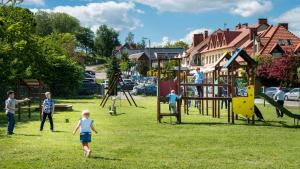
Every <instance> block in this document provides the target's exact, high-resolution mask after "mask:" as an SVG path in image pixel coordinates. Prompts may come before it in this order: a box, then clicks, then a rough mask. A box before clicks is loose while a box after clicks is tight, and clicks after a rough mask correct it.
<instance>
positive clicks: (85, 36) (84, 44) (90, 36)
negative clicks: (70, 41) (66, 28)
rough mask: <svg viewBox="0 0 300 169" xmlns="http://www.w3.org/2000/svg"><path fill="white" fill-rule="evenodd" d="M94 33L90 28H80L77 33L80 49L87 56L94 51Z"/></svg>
mask: <svg viewBox="0 0 300 169" xmlns="http://www.w3.org/2000/svg"><path fill="white" fill-rule="evenodd" d="M94 36H95V35H94V32H93V31H92V30H91V29H90V28H80V29H78V30H77V32H76V39H77V41H78V42H79V47H80V48H81V49H83V50H84V51H85V53H86V54H89V53H91V52H92V51H94Z"/></svg>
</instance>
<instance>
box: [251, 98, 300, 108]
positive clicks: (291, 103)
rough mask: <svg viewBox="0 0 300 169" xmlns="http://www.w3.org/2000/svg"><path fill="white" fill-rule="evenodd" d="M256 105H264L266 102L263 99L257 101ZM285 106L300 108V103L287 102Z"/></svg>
mask: <svg viewBox="0 0 300 169" xmlns="http://www.w3.org/2000/svg"><path fill="white" fill-rule="evenodd" d="M255 103H258V104H263V103H264V100H263V99H255ZM266 104H269V103H268V102H267V101H266ZM284 106H289V107H299V108H300V103H299V101H285V102H284Z"/></svg>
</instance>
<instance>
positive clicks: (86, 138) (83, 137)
mask: <svg viewBox="0 0 300 169" xmlns="http://www.w3.org/2000/svg"><path fill="white" fill-rule="evenodd" d="M91 141H92V137H91V133H90V132H84V133H80V142H81V143H90V142H91Z"/></svg>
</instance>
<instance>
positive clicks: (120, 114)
mask: <svg viewBox="0 0 300 169" xmlns="http://www.w3.org/2000/svg"><path fill="white" fill-rule="evenodd" d="M123 114H126V113H117V114H114V115H112V116H122V115H123Z"/></svg>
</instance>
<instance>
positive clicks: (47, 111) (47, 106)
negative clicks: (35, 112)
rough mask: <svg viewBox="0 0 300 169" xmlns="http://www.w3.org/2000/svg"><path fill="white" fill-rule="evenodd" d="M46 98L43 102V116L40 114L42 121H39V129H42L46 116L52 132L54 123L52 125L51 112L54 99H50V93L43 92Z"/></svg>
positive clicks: (53, 106) (53, 108)
mask: <svg viewBox="0 0 300 169" xmlns="http://www.w3.org/2000/svg"><path fill="white" fill-rule="evenodd" d="M45 96H46V99H45V100H44V102H43V105H42V107H43V114H42V115H43V116H42V121H41V126H40V131H43V129H44V124H45V121H46V118H47V117H48V119H49V122H50V130H51V131H52V132H53V131H54V125H53V114H54V110H55V101H54V100H53V99H51V93H50V92H46V93H45Z"/></svg>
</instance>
